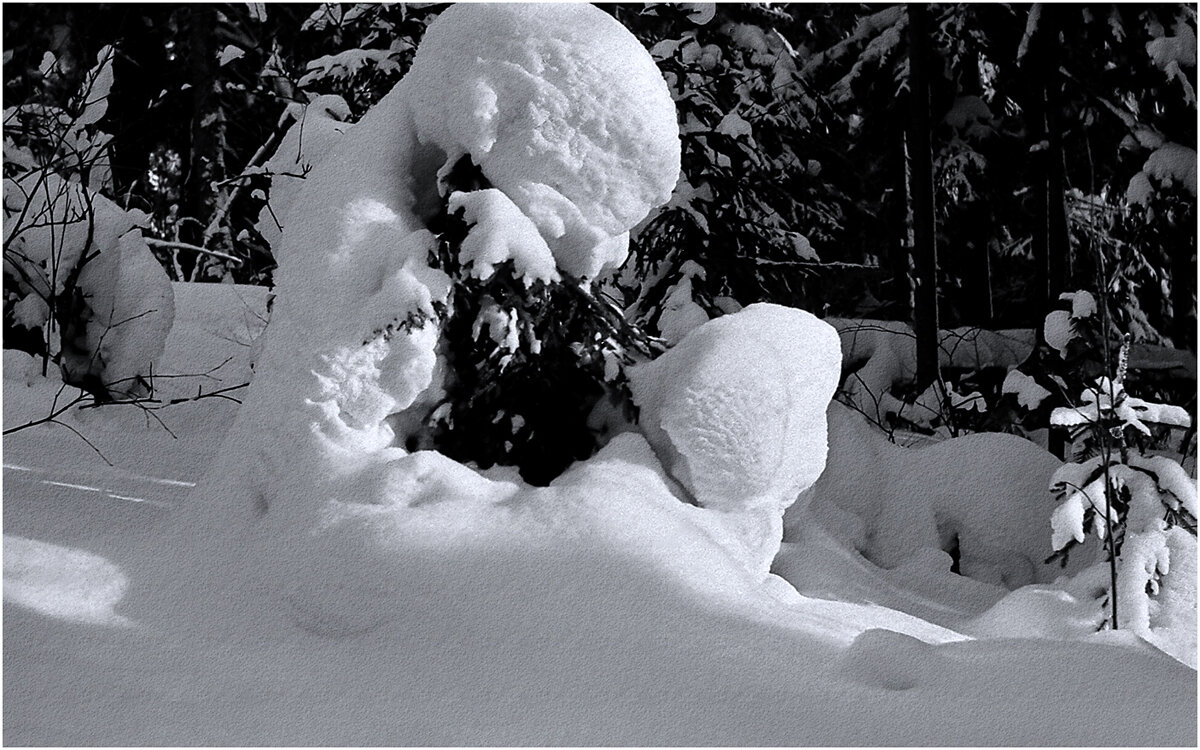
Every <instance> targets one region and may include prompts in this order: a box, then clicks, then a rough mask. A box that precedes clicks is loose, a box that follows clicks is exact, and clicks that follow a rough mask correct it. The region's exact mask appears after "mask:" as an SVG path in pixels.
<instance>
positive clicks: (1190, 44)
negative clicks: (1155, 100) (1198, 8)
mask: <svg viewBox="0 0 1200 750" xmlns="http://www.w3.org/2000/svg"><path fill="white" fill-rule="evenodd" d="M1156 25H1157V24H1156ZM1171 31H1173V32H1175V33H1174V34H1173V35H1170V36H1168V35H1167V34H1162V35H1161V36H1158V37H1157V38H1156V39H1151V40H1150V41H1149V42H1146V53H1147V54H1149V55H1150V59H1151V60H1153V61H1154V64H1155V65H1157V66H1158V67H1159V69H1161V70H1162V71H1163V72H1164V73H1166V74H1167V78H1168V79H1170V80H1175V81H1179V85H1180V86H1181V87H1182V88H1183V93H1184V100H1185V101H1187V102H1188V103H1189V104H1193V105H1194V104H1195V103H1196V91H1195V89H1193V88H1192V84H1191V82H1190V81H1189V80H1188V77H1187V73H1185V72H1184V71H1183V69H1184V68H1192V69H1195V67H1196V32H1195V31H1193V30H1192V27H1191V26H1189V25H1188V22H1187V21H1186V20H1185V19H1183V18H1180V19H1178V20H1177V21H1176V22H1175V23H1174V25H1173V26H1172V27H1171ZM1194 169H1195V168H1194V167H1193V174H1194ZM1194 184H1195V182H1194V181H1193V185H1194ZM1192 194H1193V195H1194V194H1195V189H1194V188H1193V190H1192Z"/></svg>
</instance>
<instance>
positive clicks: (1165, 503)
mask: <svg viewBox="0 0 1200 750" xmlns="http://www.w3.org/2000/svg"><path fill="white" fill-rule="evenodd" d="M1128 353H1129V340H1128V338H1126V341H1125V344H1124V345H1123V346H1122V348H1121V351H1120V355H1119V360H1118V363H1117V366H1116V372H1115V373H1114V375H1113V377H1111V378H1110V377H1108V376H1100V377H1098V378H1097V379H1096V380H1095V383H1094V385H1093V386H1092V387H1090V388H1088V389H1087V390H1085V391H1084V392H1083V393H1082V394H1081V396H1080V403H1079V404H1078V405H1077V406H1074V407H1062V408H1058V409H1055V410H1054V413H1053V414H1052V415H1051V422H1052V424H1054V425H1056V426H1059V427H1065V428H1069V429H1071V430H1072V431H1073V432H1075V433H1077V434H1082V433H1086V437H1087V439H1086V441H1085V445H1086V446H1087V447H1088V450H1089V453H1094V454H1096V455H1094V456H1093V457H1091V458H1089V459H1087V460H1084V461H1080V462H1076V463H1069V464H1066V465H1065V466H1063V467H1062V468H1061V469H1060V470H1059V471H1058V472H1057V473H1055V475H1054V478H1053V480H1052V481H1051V490H1052V491H1053V492H1054V493H1055V495H1056V496H1057V497H1058V498H1059V501H1060V502H1059V505H1058V507H1057V508H1056V509H1055V511H1054V513H1053V515H1052V516H1051V525H1052V527H1053V534H1052V544H1053V547H1054V549H1055V550H1056V555H1057V556H1064V557H1065V555H1066V554H1067V553H1068V552H1069V551H1070V550H1071V548H1073V547H1075V546H1076V545H1079V544H1082V543H1083V542H1084V541H1085V539H1086V536H1087V534H1088V533H1091V534H1092V535H1094V536H1095V537H1096V538H1097V539H1098V540H1099V541H1100V542H1101V543H1102V544H1103V545H1104V548H1105V554H1106V557H1107V559H1108V564H1109V570H1110V576H1109V585H1108V586H1107V587H1106V590H1105V591H1104V592H1103V594H1102V599H1103V602H1104V604H1105V605H1109V606H1108V607H1107V608H1108V609H1109V611H1110V612H1111V615H1109V616H1108V617H1106V623H1107V624H1108V626H1109V627H1112V628H1113V629H1117V628H1118V627H1119V626H1121V625H1124V627H1126V628H1128V629H1131V630H1133V631H1134V632H1136V633H1137V634H1138V635H1141V636H1143V637H1145V638H1146V639H1147V640H1150V641H1151V642H1159V643H1161V642H1162V641H1176V640H1177V639H1178V638H1179V637H1180V634H1183V635H1184V637H1187V636H1186V634H1187V633H1188V632H1190V637H1191V650H1192V651H1193V656H1192V662H1193V663H1194V660H1195V657H1194V648H1195V624H1196V619H1195V618H1196V581H1195V570H1196V517H1197V505H1196V504H1197V498H1196V482H1195V480H1194V479H1193V478H1191V477H1189V476H1188V475H1187V472H1185V471H1184V469H1183V467H1182V466H1180V465H1179V464H1178V463H1177V462H1175V461H1173V460H1171V459H1170V458H1168V457H1166V456H1161V455H1146V454H1145V453H1144V452H1143V450H1142V443H1141V442H1140V438H1148V437H1149V436H1150V434H1151V429H1150V427H1149V424H1159V425H1171V426H1177V427H1187V426H1188V425H1189V424H1190V423H1191V419H1190V417H1189V416H1188V414H1187V412H1186V411H1185V410H1183V409H1181V408H1179V407H1176V406H1170V405H1163V404H1157V403H1151V402H1147V401H1143V400H1142V399H1139V398H1136V397H1134V396H1131V395H1129V394H1128V393H1127V392H1126V391H1125V383H1124V380H1125V374H1126V371H1127V359H1128ZM1135 451H1136V452H1135ZM1118 604H1120V607H1119V608H1118ZM1168 630H1169V631H1172V633H1171V634H1170V635H1168V634H1167V633H1165V632H1161V631H1168ZM1165 650H1168V651H1170V652H1172V653H1174V649H1173V647H1170V646H1168V647H1165Z"/></svg>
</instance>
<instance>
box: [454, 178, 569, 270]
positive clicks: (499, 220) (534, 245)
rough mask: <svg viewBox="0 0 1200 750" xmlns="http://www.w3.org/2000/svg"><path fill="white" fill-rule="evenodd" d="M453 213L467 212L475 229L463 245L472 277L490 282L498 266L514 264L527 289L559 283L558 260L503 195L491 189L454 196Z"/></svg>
mask: <svg viewBox="0 0 1200 750" xmlns="http://www.w3.org/2000/svg"><path fill="white" fill-rule="evenodd" d="M447 208H448V209H449V210H450V212H451V213H453V212H455V211H458V210H459V209H462V210H463V219H464V220H465V221H466V222H467V224H469V225H471V229H470V231H469V232H468V233H467V236H466V238H465V239H464V240H463V241H462V247H461V249H460V250H459V259H460V260H461V261H462V263H463V264H464V265H468V264H469V265H470V266H471V275H472V276H474V277H475V278H477V279H487V278H489V277H490V276H491V275H492V274H493V273H494V272H495V270H496V266H497V265H499V264H500V263H503V262H504V261H506V260H512V262H513V266H514V270H515V271H516V273H517V276H519V277H521V278H522V279H523V280H524V281H525V283H526V285H528V284H529V283H531V282H533V281H558V280H559V276H558V271H557V270H556V269H555V265H554V256H553V254H551V252H550V248H549V247H547V245H546V241H545V240H544V239H542V236H541V235H540V234H538V229H537V227H536V226H535V225H534V223H533V222H532V221H530V219H529V217H528V216H526V215H525V214H523V213H521V209H519V208H517V205H516V204H515V203H513V202H512V201H511V200H510V199H509V197H508V196H507V195H505V194H504V193H503V192H501V191H499V190H496V189H494V188H490V189H487V190H474V191H472V192H469V193H462V192H454V193H451V194H450V200H449V203H448V204H447Z"/></svg>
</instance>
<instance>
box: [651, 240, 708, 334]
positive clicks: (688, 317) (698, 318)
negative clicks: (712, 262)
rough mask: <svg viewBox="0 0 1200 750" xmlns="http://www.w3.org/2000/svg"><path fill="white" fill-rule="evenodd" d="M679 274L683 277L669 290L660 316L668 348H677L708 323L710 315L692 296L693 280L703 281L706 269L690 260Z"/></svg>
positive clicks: (661, 331)
mask: <svg viewBox="0 0 1200 750" xmlns="http://www.w3.org/2000/svg"><path fill="white" fill-rule="evenodd" d="M679 272H680V273H681V274H682V276H681V277H680V279H679V281H678V282H676V283H675V284H674V285H673V286H671V288H670V289H668V290H667V294H666V297H665V298H664V299H663V303H662V312H661V313H660V314H659V316H658V332H659V335H660V336H662V339H663V341H665V342H667V345H668V346H675V345H676V344H678V343H679V342H680V341H681V340H682V339H683V337H684V336H686V335H687V334H688V333H690V332H691V331H692V330H693V329H695V328H699V327H700V326H702V325H704V324H705V323H707V322H708V313H707V312H705V311H704V308H703V307H701V306H700V305H698V304H696V300H695V298H694V297H693V296H692V279H694V278H700V279H703V278H704V269H703V268H701V267H700V266H699V265H698V264H697V263H696V262H695V261H691V260H689V261H687V262H686V263H684V264H683V265H682V266H680V268H679Z"/></svg>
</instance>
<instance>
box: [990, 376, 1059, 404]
mask: <svg viewBox="0 0 1200 750" xmlns="http://www.w3.org/2000/svg"><path fill="white" fill-rule="evenodd" d="M1000 392H1001V393H1010V394H1012V395H1014V396H1016V397H1017V403H1018V404H1020V405H1021V406H1022V407H1024V408H1026V409H1030V410H1033V409H1036V408H1038V407H1039V406H1041V404H1042V402H1043V401H1045V400H1046V399H1047V398H1049V397H1050V391H1048V390H1046V389H1045V388H1043V387H1042V386H1041V385H1040V384H1039V383H1038V382H1037V381H1036V380H1034V379H1033V378H1032V377H1030V376H1029V375H1026V374H1025V373H1023V372H1021V371H1020V370H1018V369H1016V368H1013V369H1011V370H1009V371H1008V374H1007V375H1005V376H1004V383H1003V384H1001V386H1000Z"/></svg>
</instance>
